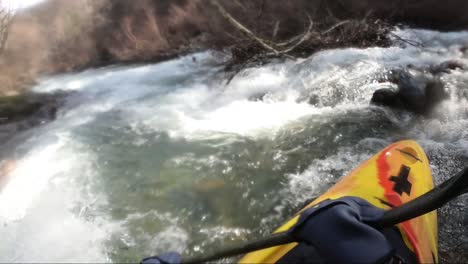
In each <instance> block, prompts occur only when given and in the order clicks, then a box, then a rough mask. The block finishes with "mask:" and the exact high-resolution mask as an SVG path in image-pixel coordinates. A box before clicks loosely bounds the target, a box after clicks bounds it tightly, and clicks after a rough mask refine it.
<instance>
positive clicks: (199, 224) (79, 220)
mask: <svg viewBox="0 0 468 264" xmlns="http://www.w3.org/2000/svg"><path fill="white" fill-rule="evenodd" d="M397 34H399V35H401V36H404V37H407V38H410V39H411V40H415V41H419V42H421V43H423V44H424V45H425V48H424V49H420V48H417V47H413V46H408V47H404V46H402V45H399V44H395V46H394V47H391V48H370V49H343V50H330V51H325V52H321V53H318V54H315V55H314V56H312V57H310V58H308V59H303V60H298V61H287V62H272V63H271V64H268V65H266V66H262V67H258V68H253V69H246V70H244V71H243V72H241V73H240V74H239V75H237V76H236V77H235V78H234V79H233V80H232V82H230V83H229V84H226V80H227V79H228V77H229V76H225V74H224V73H223V71H222V63H223V60H224V59H223V57H222V56H220V55H216V54H213V53H209V52H206V53H198V54H193V55H191V56H187V57H182V58H180V59H176V60H172V61H168V62H163V63H158V64H154V65H137V66H134V67H107V68H102V69H97V70H88V71H85V72H82V73H77V74H70V75H61V76H55V77H50V78H45V79H43V80H42V81H41V82H40V83H39V84H38V85H37V86H36V87H34V90H36V91H40V92H51V91H55V90H68V91H75V92H74V93H73V94H72V95H71V96H70V97H69V99H68V101H67V103H66V105H65V106H64V107H63V108H62V109H61V110H60V112H59V116H58V118H57V120H56V121H54V122H51V123H49V124H47V125H44V126H42V127H39V128H35V129H33V130H32V131H29V132H24V133H22V134H19V135H17V136H16V137H15V138H13V139H12V140H10V141H9V142H4V143H1V149H0V158H1V159H2V160H3V161H4V162H9V163H15V164H16V166H15V167H16V169H15V170H13V171H12V172H11V174H10V175H9V178H10V181H9V183H8V184H7V185H6V186H5V188H4V189H3V191H2V192H1V193H0V239H1V242H0V262H135V261H139V260H140V259H141V258H142V257H145V256H149V255H154V254H157V253H161V252H166V251H169V250H175V251H179V252H181V251H183V252H185V253H187V254H194V253H200V252H206V251H210V250H213V249H216V248H220V247H222V246H223V245H227V244H229V243H232V242H235V241H237V240H242V239H248V238H255V237H258V236H259V235H265V234H268V233H269V232H271V231H272V230H273V229H274V227H276V226H278V225H279V224H280V223H281V222H282V221H284V220H285V219H286V218H287V217H288V216H290V215H291V214H292V212H293V211H294V210H296V209H297V207H298V206H300V205H301V204H302V203H303V202H304V201H305V200H306V199H307V198H310V197H312V196H316V195H318V194H320V193H321V192H323V191H324V190H326V189H327V188H329V187H330V186H331V185H332V184H333V183H335V182H336V181H337V180H338V179H339V177H340V176H342V175H345V174H346V173H347V172H349V171H351V170H352V169H353V168H354V167H356V166H357V165H358V164H359V163H360V162H362V161H364V160H366V159H367V158H369V157H370V156H371V155H372V154H374V153H376V152H377V151H379V150H380V149H382V148H383V147H385V146H386V145H387V144H390V143H392V142H394V141H397V140H400V139H415V140H417V141H418V142H419V143H420V144H421V145H422V146H423V147H424V149H425V150H426V151H427V154H428V156H429V159H430V161H431V166H432V171H433V174H434V178H435V181H436V182H437V183H440V182H441V181H443V180H444V179H447V178H448V177H449V176H450V175H452V173H454V172H457V171H458V170H460V169H461V168H462V167H464V166H466V165H468V104H467V98H468V72H466V71H462V70H455V71H452V72H451V73H448V74H444V75H443V77H442V79H443V80H444V82H445V83H446V87H447V89H448V90H449V91H450V93H451V98H450V99H449V100H447V101H445V102H444V103H442V104H441V105H440V106H439V107H438V108H437V109H436V111H435V112H434V114H433V115H432V116H431V117H430V118H429V117H428V118H418V117H415V116H413V115H410V114H408V113H402V112H393V111H390V110H388V109H384V108H380V107H373V106H369V104H368V102H369V100H370V98H371V96H372V93H373V91H375V90H376V89H378V88H382V87H386V86H388V85H389V84H385V83H378V80H381V79H382V77H383V76H384V72H385V71H388V70H389V69H392V68H395V67H402V66H405V65H407V64H410V63H411V64H414V65H416V66H427V65H430V64H434V63H440V62H443V61H445V60H448V59H458V60H461V61H463V62H464V63H466V64H467V65H468V53H466V54H463V53H462V52H461V51H460V47H461V46H462V45H466V44H468V32H465V33H463V32H458V33H437V32H430V31H415V30H406V31H397ZM467 206H468V199H467V198H466V197H464V198H460V199H458V200H456V201H453V202H451V203H450V205H449V206H447V207H445V208H444V209H442V210H440V218H439V220H440V232H439V234H440V243H439V245H440V256H441V260H442V261H445V262H454V261H464V262H466V261H468V208H466V207H467Z"/></svg>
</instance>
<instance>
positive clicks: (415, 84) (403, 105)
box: [371, 60, 465, 115]
mask: <svg viewBox="0 0 468 264" xmlns="http://www.w3.org/2000/svg"><path fill="white" fill-rule="evenodd" d="M464 68H465V66H464V65H463V64H462V63H460V62H458V61H455V60H450V61H446V62H443V63H441V64H437V65H432V66H430V67H428V68H417V67H415V66H413V65H408V66H407V68H405V69H395V70H392V71H390V73H389V75H388V78H387V80H388V81H389V82H391V83H394V84H396V85H397V87H398V88H397V89H396V90H393V89H387V88H384V89H379V90H377V91H375V92H374V94H373V96H372V99H371V104H374V105H379V106H387V107H390V108H393V109H400V110H406V111H410V112H413V113H416V114H420V115H427V114H429V113H430V112H431V111H432V109H434V107H435V106H436V105H437V104H439V103H440V102H441V101H443V100H445V99H447V98H448V97H449V95H448V93H447V91H446V90H445V87H444V83H443V82H442V81H441V79H440V78H439V77H440V75H441V74H443V73H448V72H450V71H451V70H455V69H464Z"/></svg>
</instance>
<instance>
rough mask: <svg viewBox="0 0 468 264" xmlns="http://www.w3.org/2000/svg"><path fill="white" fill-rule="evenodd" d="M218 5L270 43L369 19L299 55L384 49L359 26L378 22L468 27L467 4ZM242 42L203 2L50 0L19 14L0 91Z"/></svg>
mask: <svg viewBox="0 0 468 264" xmlns="http://www.w3.org/2000/svg"><path fill="white" fill-rule="evenodd" d="M219 2H220V3H221V4H222V5H223V6H224V7H225V8H226V9H227V10H228V11H229V12H230V13H231V14H232V15H233V16H234V17H235V18H236V19H237V20H238V21H240V22H242V23H243V24H244V25H245V26H246V27H248V28H249V29H250V30H252V31H253V32H255V34H257V35H258V36H260V37H262V38H265V39H269V40H272V41H275V42H281V41H284V40H288V39H290V38H291V37H293V36H296V35H298V34H301V33H302V32H304V31H305V30H306V28H307V24H308V18H307V17H308V15H310V17H311V19H312V20H313V22H314V28H316V29H317V30H318V31H323V30H326V29H328V28H330V26H333V25H336V24H337V23H339V22H340V21H344V20H347V19H354V20H355V21H361V19H363V18H364V17H367V18H371V19H368V20H367V21H368V22H369V23H367V22H366V23H365V24H360V25H358V26H357V27H358V28H359V32H361V33H362V34H361V35H360V37H358V38H357V39H354V40H353V39H352V36H354V37H355V34H354V33H355V30H354V29H353V30H351V31H350V30H348V31H346V29H343V30H340V31H337V32H336V33H334V34H335V35H333V34H332V35H330V36H328V39H327V40H326V41H323V43H322V42H320V43H319V44H317V43H315V44H314V43H313V42H309V43H305V44H303V45H302V46H301V49H299V50H298V53H300V54H299V55H303V56H306V55H310V54H311V53H313V52H315V51H316V50H318V49H323V48H333V47H342V46H372V45H383V44H385V41H382V42H381V43H379V41H381V39H380V34H377V33H378V32H377V33H376V30H380V29H381V28H380V27H370V28H369V27H367V28H364V27H366V25H369V24H371V25H372V23H373V22H374V21H376V19H382V20H385V21H388V22H390V23H407V24H411V25H414V26H418V27H426V28H431V29H439V30H458V29H466V28H468V17H467V16H465V14H464V13H465V11H466V10H468V1H465V0H447V1H438V0H418V1H413V0H393V1H389V0H327V1H323V0H290V1H267V0H256V1H248V0H235V1H234V0H220V1H219ZM363 28H364V29H363ZM366 30H367V31H366ZM373 34H374V35H373ZM246 42H247V44H246ZM248 42H249V40H248V39H247V40H246V37H245V36H243V35H242V34H241V33H240V32H239V31H238V30H237V29H236V28H234V27H233V26H232V25H231V24H230V23H229V22H228V21H227V20H226V19H225V18H224V17H222V16H221V15H220V13H219V12H218V10H217V9H216V8H215V7H214V6H212V5H211V4H210V3H209V1H208V0H133V1H127V0H93V1H90V0H73V1H67V0H49V1H46V2H44V3H43V4H41V5H38V6H36V7H34V8H32V9H29V10H25V11H22V12H20V13H18V14H17V16H16V18H15V21H14V23H13V26H12V28H11V34H10V38H9V40H8V43H7V48H6V50H5V53H4V54H2V55H1V57H0V94H7V93H10V94H14V93H17V92H18V91H21V90H22V89H24V88H27V87H30V86H31V84H32V83H33V82H34V80H35V78H36V76H38V75H40V74H51V73H60V72H68V71H75V70H80V69H84V68H88V67H98V66H103V65H108V64H114V63H133V62H149V61H158V60H162V59H166V58H170V57H173V56H176V55H178V54H180V53H184V52H190V51H194V50H197V49H206V48H211V49H225V48H230V47H231V48H232V47H234V48H235V47H241V49H240V51H239V50H236V49H234V50H233V51H234V53H235V52H240V54H238V56H241V57H242V56H244V57H249V56H252V55H254V54H256V53H258V52H259V51H260V49H261V48H259V47H258V45H254V44H252V43H248ZM314 45H316V46H314ZM235 55H236V54H235Z"/></svg>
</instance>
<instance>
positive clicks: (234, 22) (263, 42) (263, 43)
mask: <svg viewBox="0 0 468 264" xmlns="http://www.w3.org/2000/svg"><path fill="white" fill-rule="evenodd" d="M210 2H211V4H212V5H214V6H215V7H216V8H217V9H218V11H219V12H220V13H221V15H222V16H223V17H225V18H226V19H227V20H228V21H229V23H231V24H232V25H233V26H234V27H236V28H237V29H239V30H240V31H241V32H242V33H244V34H245V35H247V36H248V37H250V38H251V39H253V40H255V41H256V42H257V43H258V44H260V45H261V46H262V47H263V48H265V49H266V50H269V51H270V52H272V53H273V54H275V55H280V54H279V52H278V51H277V50H276V49H275V48H273V47H272V46H270V45H268V44H267V41H266V40H264V39H262V38H260V37H258V36H257V35H255V34H254V33H253V32H252V31H250V30H249V29H248V28H246V27H245V26H244V25H242V24H241V23H239V22H238V21H237V20H236V19H235V18H233V17H232V16H231V14H229V13H228V12H227V11H226V9H224V7H223V6H222V5H221V4H220V3H219V2H218V1H217V0H210Z"/></svg>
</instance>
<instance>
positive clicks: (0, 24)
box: [0, 1, 13, 54]
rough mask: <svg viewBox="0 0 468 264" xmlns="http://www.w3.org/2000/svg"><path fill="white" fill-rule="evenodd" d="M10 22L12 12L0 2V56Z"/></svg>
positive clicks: (4, 45) (3, 48) (5, 42)
mask: <svg viewBox="0 0 468 264" xmlns="http://www.w3.org/2000/svg"><path fill="white" fill-rule="evenodd" d="M12 21H13V12H12V10H11V9H10V8H9V7H8V6H7V5H5V3H3V2H2V1H0V54H2V53H3V51H4V50H5V47H6V44H7V40H8V33H9V30H10V26H11V23H12Z"/></svg>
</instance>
